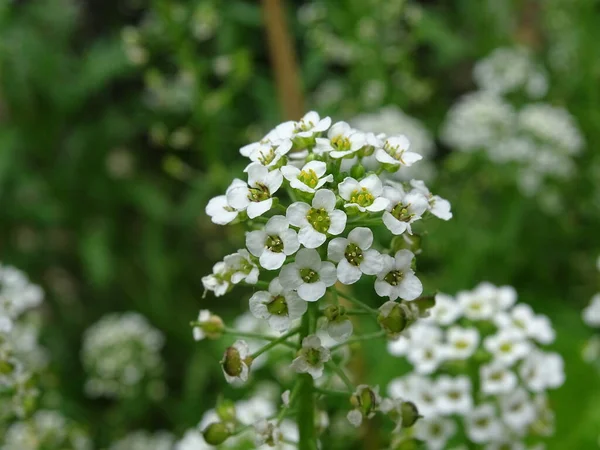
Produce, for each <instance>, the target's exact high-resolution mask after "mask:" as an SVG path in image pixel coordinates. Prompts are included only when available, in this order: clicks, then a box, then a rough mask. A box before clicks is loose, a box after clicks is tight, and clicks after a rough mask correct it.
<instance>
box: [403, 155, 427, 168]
mask: <svg viewBox="0 0 600 450" xmlns="http://www.w3.org/2000/svg"><path fill="white" fill-rule="evenodd" d="M422 159H423V157H422V156H421V155H419V154H418V153H415V152H404V153H402V161H404V165H405V166H406V167H410V166H412V165H413V164H414V163H416V162H417V161H421V160H422Z"/></svg>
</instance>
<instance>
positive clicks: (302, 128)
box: [294, 111, 331, 138]
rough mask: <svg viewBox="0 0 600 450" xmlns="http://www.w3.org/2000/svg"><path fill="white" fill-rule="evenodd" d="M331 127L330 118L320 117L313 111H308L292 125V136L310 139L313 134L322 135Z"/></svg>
mask: <svg viewBox="0 0 600 450" xmlns="http://www.w3.org/2000/svg"><path fill="white" fill-rule="evenodd" d="M330 126H331V118H330V117H323V118H322V119H321V117H320V116H319V114H318V113H317V112H315V111H310V112H308V113H306V114H305V115H304V117H302V119H300V120H299V121H298V122H296V123H295V124H294V135H295V136H297V137H300V138H310V137H312V136H313V135H314V134H315V133H322V132H323V131H326V130H327V129H328V128H329V127H330Z"/></svg>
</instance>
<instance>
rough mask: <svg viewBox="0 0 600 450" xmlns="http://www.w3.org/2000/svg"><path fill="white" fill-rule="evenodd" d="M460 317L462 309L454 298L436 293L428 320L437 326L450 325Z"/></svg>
mask: <svg viewBox="0 0 600 450" xmlns="http://www.w3.org/2000/svg"><path fill="white" fill-rule="evenodd" d="M461 316H462V308H461V306H460V304H459V303H458V302H457V301H456V300H455V299H454V297H452V296H450V295H447V294H443V293H438V294H436V296H435V305H434V307H433V308H431V309H430V310H429V318H428V319H429V320H433V321H434V322H436V323H437V324H439V325H451V324H453V323H454V322H456V320H457V319H458V318H460V317H461Z"/></svg>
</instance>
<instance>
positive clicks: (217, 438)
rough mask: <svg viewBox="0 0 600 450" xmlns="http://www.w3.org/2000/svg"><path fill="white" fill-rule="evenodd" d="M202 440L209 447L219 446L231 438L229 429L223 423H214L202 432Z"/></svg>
mask: <svg viewBox="0 0 600 450" xmlns="http://www.w3.org/2000/svg"><path fill="white" fill-rule="evenodd" d="M202 435H203V436H204V440H205V441H206V442H207V443H208V444H210V445H220V444H222V443H223V442H225V441H226V440H227V438H229V436H231V432H230V431H229V427H228V426H227V425H226V424H224V423H223V422H214V423H211V424H210V425H208V426H207V427H206V428H205V429H204V431H203V432H202Z"/></svg>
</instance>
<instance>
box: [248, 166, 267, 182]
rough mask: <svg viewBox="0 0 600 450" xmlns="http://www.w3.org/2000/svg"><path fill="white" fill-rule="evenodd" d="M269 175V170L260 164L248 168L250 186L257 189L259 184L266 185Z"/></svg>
mask: <svg viewBox="0 0 600 450" xmlns="http://www.w3.org/2000/svg"><path fill="white" fill-rule="evenodd" d="M268 175H269V169H267V168H266V167H264V166H263V165H261V164H260V163H253V164H250V165H249V166H248V185H249V186H253V187H256V184H257V183H262V184H264V183H265V181H266V178H267V176H268Z"/></svg>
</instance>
